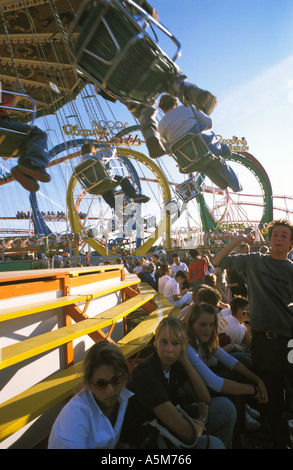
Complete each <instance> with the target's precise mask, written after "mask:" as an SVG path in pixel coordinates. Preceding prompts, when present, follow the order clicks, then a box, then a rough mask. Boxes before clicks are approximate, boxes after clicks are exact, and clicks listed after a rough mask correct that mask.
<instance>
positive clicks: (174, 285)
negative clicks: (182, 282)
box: [163, 277, 180, 303]
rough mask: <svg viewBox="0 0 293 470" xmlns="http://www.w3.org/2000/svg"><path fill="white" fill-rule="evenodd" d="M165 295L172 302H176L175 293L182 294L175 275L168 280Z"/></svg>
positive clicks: (164, 290)
mask: <svg viewBox="0 0 293 470" xmlns="http://www.w3.org/2000/svg"><path fill="white" fill-rule="evenodd" d="M163 295H164V297H166V299H168V300H170V302H172V303H174V299H173V295H180V289H179V284H178V282H177V281H176V279H175V277H172V278H170V279H168V280H167V282H166V284H165V285H164V289H163Z"/></svg>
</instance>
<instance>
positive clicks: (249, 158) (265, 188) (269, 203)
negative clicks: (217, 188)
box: [196, 152, 273, 232]
mask: <svg viewBox="0 0 293 470" xmlns="http://www.w3.org/2000/svg"><path fill="white" fill-rule="evenodd" d="M226 160H229V161H233V162H236V163H240V164H242V165H243V166H245V167H246V168H247V169H248V170H249V171H250V172H251V173H252V174H253V175H254V177H255V178H256V180H257V181H258V184H259V186H260V188H261V191H262V197H263V213H262V216H261V219H260V221H259V223H260V224H265V223H269V222H271V221H272V220H273V198H272V187H271V183H270V180H269V177H268V175H267V173H266V171H265V169H264V168H263V166H262V165H261V164H260V163H259V161H258V160H257V159H256V158H255V157H254V156H253V155H251V154H250V153H248V152H239V153H232V154H231V155H230V156H229V157H227V158H226ZM203 178H204V175H200V176H199V177H198V179H197V182H196V184H197V185H200V184H201V183H202V181H203ZM196 200H197V203H198V205H199V210H200V217H201V221H202V226H203V231H204V232H208V231H215V229H216V227H217V226H218V223H217V221H216V219H215V218H214V216H213V214H212V213H211V211H210V210H209V208H208V206H207V204H206V202H205V199H204V194H203V193H201V194H199V195H198V196H197V197H196ZM217 230H219V229H218V228H217Z"/></svg>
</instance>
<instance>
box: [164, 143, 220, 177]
mask: <svg viewBox="0 0 293 470" xmlns="http://www.w3.org/2000/svg"><path fill="white" fill-rule="evenodd" d="M170 154H171V155H172V157H173V158H174V160H175V161H176V163H177V165H178V166H179V168H180V172H181V173H187V174H189V173H193V172H194V171H197V172H200V171H203V170H204V168H205V167H206V166H207V164H208V163H209V161H210V160H214V158H215V157H214V155H213V154H212V152H211V151H210V149H209V148H208V146H207V144H206V143H205V142H204V140H203V138H202V137H201V135H200V134H185V135H184V136H182V137H180V138H179V139H178V140H176V141H175V142H174V143H173V144H172V145H171V146H170Z"/></svg>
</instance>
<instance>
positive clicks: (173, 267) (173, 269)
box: [170, 262, 188, 277]
mask: <svg viewBox="0 0 293 470" xmlns="http://www.w3.org/2000/svg"><path fill="white" fill-rule="evenodd" d="M170 268H171V273H170V277H175V274H176V273H177V271H185V272H186V273H188V267H187V265H186V264H185V263H181V262H180V263H179V264H176V263H173V264H171V266H170Z"/></svg>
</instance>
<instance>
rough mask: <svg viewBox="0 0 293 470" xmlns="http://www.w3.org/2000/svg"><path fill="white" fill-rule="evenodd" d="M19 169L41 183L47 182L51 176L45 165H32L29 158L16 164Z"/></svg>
mask: <svg viewBox="0 0 293 470" xmlns="http://www.w3.org/2000/svg"><path fill="white" fill-rule="evenodd" d="M18 167H19V170H20V171H21V172H22V173H25V174H26V175H29V176H32V177H33V178H35V179H36V180H38V181H41V182H42V183H49V181H51V176H50V175H49V174H48V173H47V172H46V170H45V167H43V166H39V165H34V164H33V163H32V162H30V161H29V160H24V161H23V162H21V163H19V165H18Z"/></svg>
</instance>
